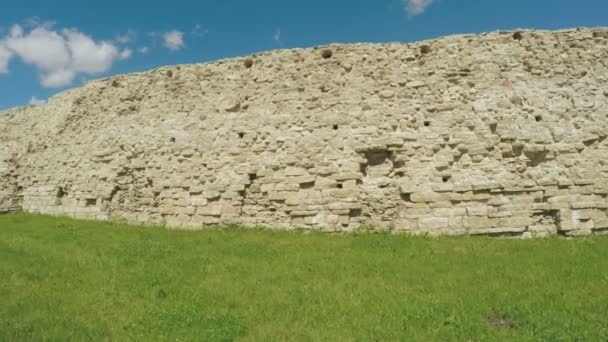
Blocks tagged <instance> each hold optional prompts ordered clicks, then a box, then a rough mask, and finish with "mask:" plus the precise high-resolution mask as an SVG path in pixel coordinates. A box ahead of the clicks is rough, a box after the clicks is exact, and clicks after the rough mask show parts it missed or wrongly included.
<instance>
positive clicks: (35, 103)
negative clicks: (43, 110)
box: [29, 96, 46, 106]
mask: <svg viewBox="0 0 608 342" xmlns="http://www.w3.org/2000/svg"><path fill="white" fill-rule="evenodd" d="M45 103H46V100H40V99H38V98H36V96H32V98H31V99H30V102H29V105H30V106H39V105H42V104H45Z"/></svg>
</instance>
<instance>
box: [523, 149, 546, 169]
mask: <svg viewBox="0 0 608 342" xmlns="http://www.w3.org/2000/svg"><path fill="white" fill-rule="evenodd" d="M524 154H525V155H526V157H527V158H528V159H529V161H528V162H527V163H526V164H527V165H528V166H530V167H536V166H539V165H540V164H542V163H545V162H547V156H548V155H549V151H534V152H532V151H524Z"/></svg>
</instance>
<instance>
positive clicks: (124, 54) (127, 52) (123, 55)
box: [120, 49, 133, 59]
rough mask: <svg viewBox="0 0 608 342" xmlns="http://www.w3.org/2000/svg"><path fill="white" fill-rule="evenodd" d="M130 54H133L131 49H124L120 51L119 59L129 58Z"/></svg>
mask: <svg viewBox="0 0 608 342" xmlns="http://www.w3.org/2000/svg"><path fill="white" fill-rule="evenodd" d="M132 54H133V50H131V49H124V50H122V51H121V52H120V59H129V58H130V57H131V55H132Z"/></svg>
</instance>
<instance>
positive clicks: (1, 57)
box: [0, 42, 13, 74]
mask: <svg viewBox="0 0 608 342" xmlns="http://www.w3.org/2000/svg"><path fill="white" fill-rule="evenodd" d="M11 57H13V53H12V52H11V50H9V49H8V48H7V47H6V46H4V44H2V43H1V42H0V74H6V73H7V72H8V62H9V61H10V59H11Z"/></svg>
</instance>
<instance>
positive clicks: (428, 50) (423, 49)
mask: <svg viewBox="0 0 608 342" xmlns="http://www.w3.org/2000/svg"><path fill="white" fill-rule="evenodd" d="M431 51H432V49H431V46H430V45H426V44H425V45H422V46H421V47H420V53H422V54H423V55H426V54H429V53H431Z"/></svg>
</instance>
